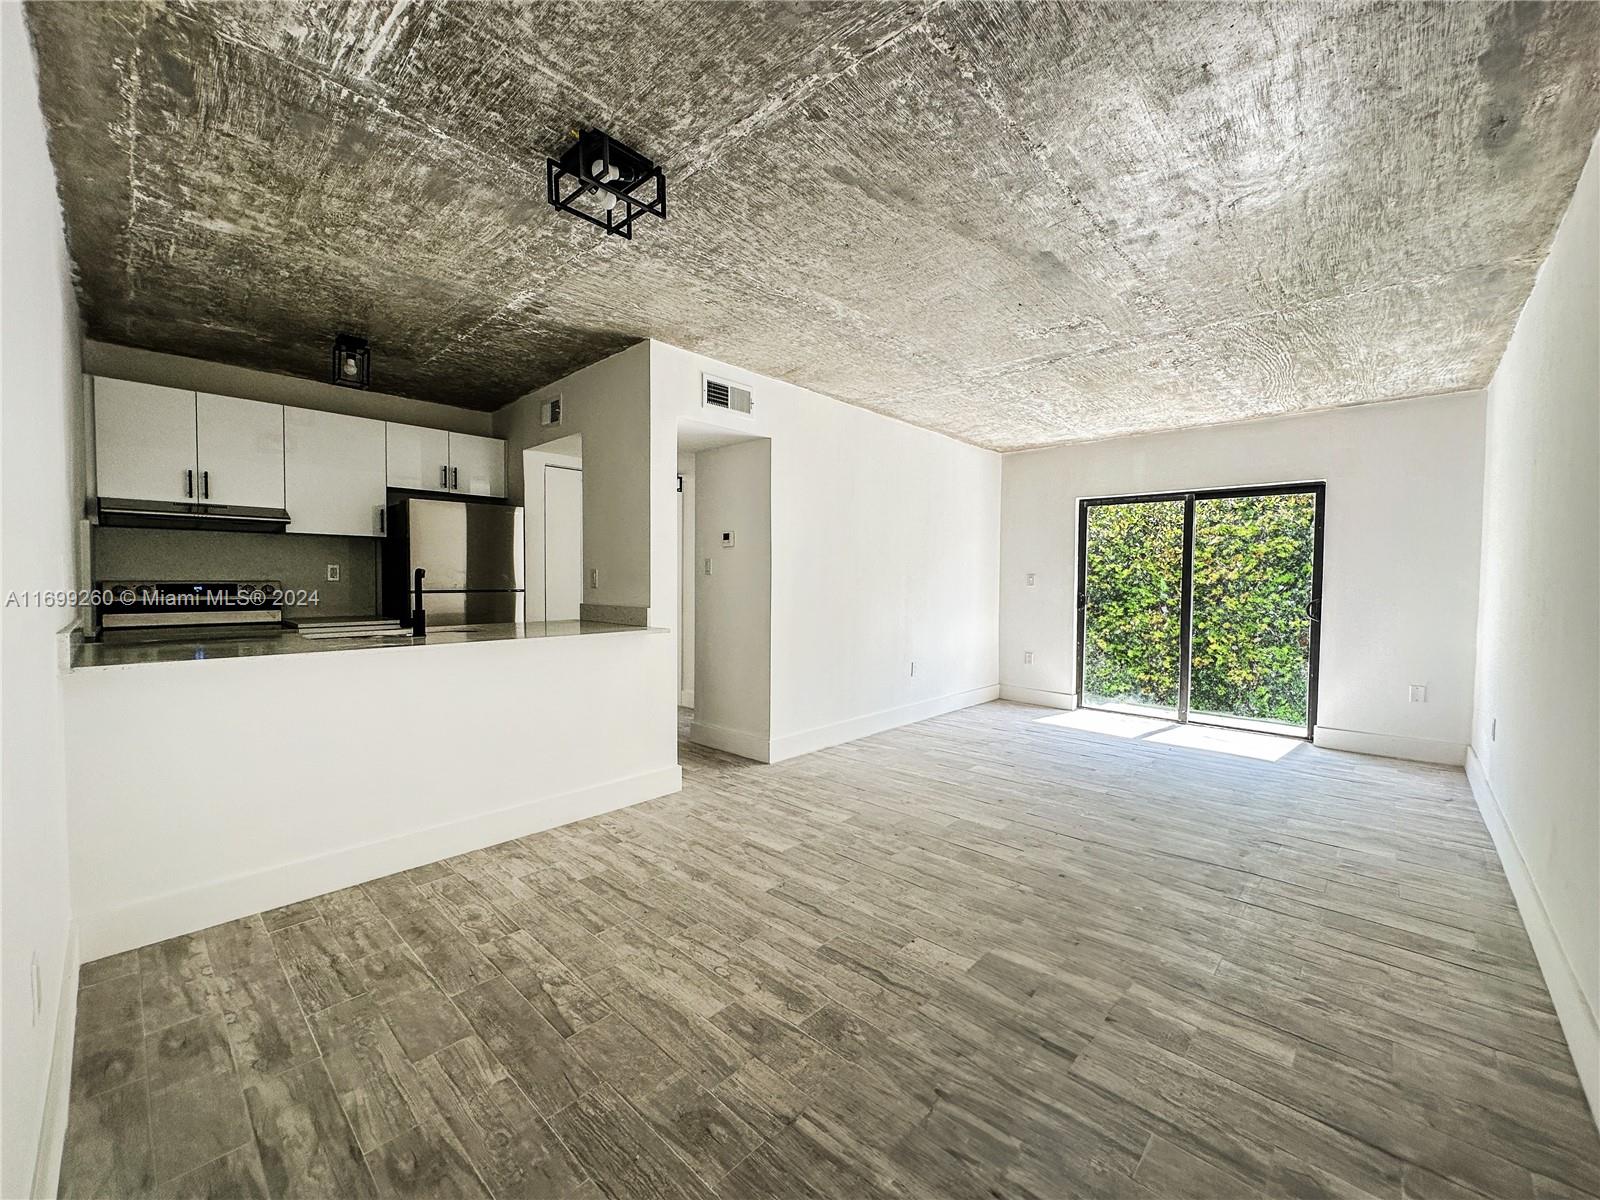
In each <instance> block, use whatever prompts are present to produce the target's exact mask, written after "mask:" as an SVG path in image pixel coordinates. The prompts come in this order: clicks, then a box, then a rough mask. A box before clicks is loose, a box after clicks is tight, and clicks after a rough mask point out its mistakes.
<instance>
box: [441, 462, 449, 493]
mask: <svg viewBox="0 0 1600 1200" xmlns="http://www.w3.org/2000/svg"><path fill="white" fill-rule="evenodd" d="M439 486H440V487H442V488H444V489H445V491H449V490H450V468H449V467H440V468H439Z"/></svg>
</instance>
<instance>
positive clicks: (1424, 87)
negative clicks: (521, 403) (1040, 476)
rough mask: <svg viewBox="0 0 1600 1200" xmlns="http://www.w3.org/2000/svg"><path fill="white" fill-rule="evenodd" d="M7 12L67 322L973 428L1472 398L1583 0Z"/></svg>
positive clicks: (124, 336)
mask: <svg viewBox="0 0 1600 1200" xmlns="http://www.w3.org/2000/svg"><path fill="white" fill-rule="evenodd" d="M29 18H30V23H31V26H32V29H33V32H34V37H35V41H36V44H37V48H38V52H39V58H40V63H41V76H42V91H43V96H44V102H45V108H46V113H47V116H48V118H49V121H50V125H51V134H52V152H53V154H54V156H55V161H56V164H57V169H58V172H59V175H60V179H61V191H62V197H63V201H64V205H65V210H66V216H67V226H68V235H69V240H70V244H71V250H72V254H73V259H74V262H75V264H76V266H77V271H78V286H79V289H80V296H81V300H82V305H83V311H84V314H85V318H86V320H87V322H88V327H89V332H90V335H91V336H93V337H96V338H100V339H103V340H107V341H112V342H120V343H126V344H129V345H134V346H142V347H148V348H151V349H156V350H165V351H172V352H176V353H180V354H189V355H194V356H198V357H203V358H212V359H219V360H222V361H226V362H231V363H237V364H240V365H245V366H252V367H261V368H266V369H269V370H275V371H282V372H287V373H291V374H296V375H307V376H313V377H321V376H323V374H324V373H325V372H326V369H327V353H328V348H329V345H330V343H331V340H332V337H333V335H334V334H335V333H336V332H338V331H341V330H348V331H352V332H357V333H364V334H366V335H367V336H369V337H370V338H371V339H372V343H373V361H374V367H373V383H374V386H375V387H379V388H382V389H383V390H385V391H390V392H397V393H400V394H404V395H411V396H417V397H421V398H424V399H429V400H438V401H444V402H447V403H452V404H458V405H464V406H467V407H471V408H481V409H490V408H496V407H498V406H500V405H501V404H504V403H506V402H507V401H509V400H511V399H513V398H515V397H516V396H518V395H520V394H522V393H523V392H526V391H528V390H529V389H531V388H533V387H536V386H538V385H540V384H543V383H547V382H549V381H551V380H553V379H556V378H558V377H560V376H561V375H563V374H565V373H567V372H568V371H571V370H573V369H574V368H576V367H580V366H582V365H584V364H586V363H589V362H592V361H594V360H596V359H598V358H601V357H604V356H605V355H607V354H609V353H611V352H613V351H615V350H617V349H620V348H621V347H623V346H624V345H627V344H628V343H630V342H632V341H634V340H636V339H638V338H641V337H646V336H650V337H657V338H661V339H663V340H665V341H669V342H673V343H675V344H677V345H680V346H685V347H688V348H690V349H694V350H700V351H703V352H705V353H708V354H711V355H714V356H716V357H718V358H722V359H726V360H728V361H730V362H733V363H736V364H738V365H740V366H744V367H747V368H750V369H752V370H756V371H760V372H764V373H766V374H769V375H775V376H779V377H781V378H784V379H787V380H790V381H792V382H795V383H799V384H802V385H805V386H807V387H811V388H815V389H816V390H818V391H822V392H826V393H829V394H831V395H834V396H837V397H839V398H841V399H844V400H848V401H851V402H853V403H856V404H861V405H864V406H866V407H868V408H872V409H876V410H878V411H881V412H885V413H889V414H892V415H894V416H897V417H901V418H903V419H905V420H907V421H911V422H914V423H915V424H918V425H925V426H929V427H931V428H934V429H940V430H943V431H946V432H949V433H952V434H954V435H956V436H958V437H961V438H965V439H968V440H970V441H974V442H977V443H980V444H982V445H987V446H993V447H996V448H1007V449H1009V448H1017V447H1023V446H1031V445H1039V444H1045V443H1050V442H1057V441H1069V440H1079V439H1085V438H1093V437H1104V436H1109V435H1114V434H1121V433H1129V432H1136V431H1141V430H1152V429H1167V428H1174V427H1182V426H1189V425H1202V424H1209V423H1213V422H1218V421H1228V420H1237V419H1240V418H1246V417H1252V416H1260V415H1268V414H1274V413H1286V412H1296V411H1303V410H1308V409H1315V408H1322V407H1327V406H1332V405H1340V404H1352V403H1360V402H1363V401H1369V400H1377V399H1384V398H1389V397H1398V396H1408V395H1417V394H1422V393H1429V392H1440V391H1448V390H1451V389H1457V388H1467V387H1476V386H1480V385H1482V384H1483V383H1485V382H1486V381H1487V379H1488V377H1489V375H1490V373H1491V371H1492V370H1493V368H1494V365H1495V363H1496V362H1497V361H1498V359H1499V355H1500V352H1501V349H1502V348H1503V346H1504V344H1505V341H1506V339H1507V337H1508V336H1509V334H1510V332H1511V328H1512V325H1513V323H1514V321H1515V318H1516V315H1517V312H1518V311H1519V309H1520V308H1521V305H1522V303H1523V301H1524V300H1525V299H1526V297H1527V294H1528V291H1529V289H1530V287H1531V286H1532V282H1533V277H1534V272H1535V270H1536V269H1537V266H1538V264H1539V262H1540V260H1541V258H1542V256H1543V253H1544V251H1545V249H1546V248H1547V246H1548V244H1549V241H1550V237H1551V235H1552V233H1553V231H1554V228H1555V225H1556V222H1557V220H1558V219H1559V217H1560V215H1561V213H1562V211H1563V209H1564V208H1565V206H1566V203H1567V200H1568V198H1569V197H1570V195H1571V192H1572V188H1573V185H1574V183H1575V182H1576V180H1577V176H1578V173H1579V170H1580V168H1581V166H1582V163H1583V159H1584V156H1585V154H1586V152H1587V150H1588V147H1589V144H1590V141H1591V139H1592V137H1593V136H1594V133H1595V129H1596V126H1597V125H1600V74H1597V69H1596V63H1597V62H1600V5H1595V4H1588V3H1578V4H1570V5H1566V4H1550V5H1541V4H1522V5H1494V4H1432V5H1424V4H1411V5H1400V6H1382V7H1373V6H1365V5H1363V6H1349V5H1338V4H1327V3H1309V4H1293V3H1279V4H1264V5H1222V6H1200V5H1191V4H1176V5H1158V4H1131V3H1130V4H1112V5H1104V6H1102V5H1060V6H1056V5H1043V4H1038V5H1035V4H1022V5H999V4H985V3H965V4H957V5H949V6H944V5H940V6H933V7H928V6H925V5H919V6H900V5H890V4H804V5H799V4H796V5H786V4H762V5H735V4H710V3H706V4H697V3H672V2H668V3H656V4H642V5H640V4H629V3H617V2H608V3H576V4H563V3H540V4H531V5H526V4H519V5H496V4H482V3H454V4H445V3H416V4H407V3H395V4H389V3H382V4H378V3H320V2H306V0H302V2H295V3H242V4H194V5H190V4H181V3H173V4H142V3H111V4H100V3H38V4H34V5H31V6H30V12H29ZM586 125H594V126H599V127H602V128H605V129H607V130H609V131H610V132H612V133H613V134H614V135H616V136H617V137H619V138H621V139H623V140H624V141H627V142H629V143H631V144H633V145H635V146H637V147H638V148H639V149H641V150H643V151H644V152H645V153H647V154H650V155H651V156H652V157H654V158H656V159H657V160H658V161H659V162H661V163H662V164H663V165H664V166H665V168H666V170H667V174H668V179H669V186H670V196H671V216H670V219H669V220H668V221H667V222H665V223H664V224H663V223H661V222H658V221H654V220H649V221H647V222H646V223H644V224H642V225H641V228H640V230H639V232H638V235H637V237H636V240H635V241H633V242H632V243H624V242H623V241H622V240H621V239H618V238H607V237H605V236H604V235H603V234H601V233H600V231H598V230H596V229H594V228H592V227H590V226H587V225H584V224H582V223H580V222H578V221H576V220H575V219H573V218H571V217H569V216H565V215H563V214H560V213H557V212H555V211H554V210H552V209H551V208H549V207H548V206H547V205H546V203H545V197H544V193H545V179H544V157H545V155H546V154H547V153H550V152H555V151H559V149H560V148H561V146H562V144H563V140H564V139H565V138H567V137H568V135H569V130H570V129H572V128H573V127H576V126H586Z"/></svg>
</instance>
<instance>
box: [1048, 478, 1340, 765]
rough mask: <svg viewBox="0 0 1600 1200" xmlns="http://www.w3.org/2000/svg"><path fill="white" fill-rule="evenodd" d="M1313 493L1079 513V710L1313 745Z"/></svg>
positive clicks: (1199, 494)
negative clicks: (1227, 729)
mask: <svg viewBox="0 0 1600 1200" xmlns="http://www.w3.org/2000/svg"><path fill="white" fill-rule="evenodd" d="M1324 493H1325V486H1324V485H1323V484H1321V483H1297V484H1282V485H1275V486H1271V487H1253V488H1227V489H1214V490H1208V491H1193V492H1164V493H1155V494H1149V495H1139V496H1111V497H1104V498H1096V499H1088V500H1082V501H1080V502H1079V506H1078V606H1077V615H1078V661H1077V669H1078V698H1079V703H1080V704H1081V705H1082V706H1083V707H1086V708H1099V709H1111V710H1113V711H1118V712H1132V713H1141V714H1146V715H1149V716H1158V717H1163V718H1165V719H1167V720H1173V721H1178V722H1193V723H1196V724H1206V725H1221V726H1226V727H1231V728H1237V729H1250V730H1255V731H1258V732H1265V733H1278V734H1286V735H1289V736H1294V737H1302V738H1309V737H1310V736H1311V733H1312V730H1313V729H1314V728H1315V727H1316V719H1317V665H1318V654H1319V650H1320V641H1321V626H1322V524H1323V503H1324Z"/></svg>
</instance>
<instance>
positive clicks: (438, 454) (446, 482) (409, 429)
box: [385, 421, 450, 492]
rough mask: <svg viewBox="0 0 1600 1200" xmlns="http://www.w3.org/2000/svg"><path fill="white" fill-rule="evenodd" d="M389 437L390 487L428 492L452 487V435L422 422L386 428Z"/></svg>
mask: <svg viewBox="0 0 1600 1200" xmlns="http://www.w3.org/2000/svg"><path fill="white" fill-rule="evenodd" d="M385 432H386V435H387V437H388V443H389V444H388V459H389V486H390V487H395V488H413V489H416V490H419V491H426V492H447V491H449V490H450V435H449V434H448V433H446V432H445V431H444V430H442V429H423V428H422V427H421V426H418V425H398V424H396V423H395V422H393V421H390V422H388V424H387V426H386V427H385Z"/></svg>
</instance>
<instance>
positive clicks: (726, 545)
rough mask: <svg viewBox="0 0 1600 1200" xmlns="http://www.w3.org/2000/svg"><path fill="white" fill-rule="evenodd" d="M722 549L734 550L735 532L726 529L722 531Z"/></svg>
mask: <svg viewBox="0 0 1600 1200" xmlns="http://www.w3.org/2000/svg"><path fill="white" fill-rule="evenodd" d="M722 548H723V549H724V550H732V549H733V530H731V529H724V530H723V531H722Z"/></svg>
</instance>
